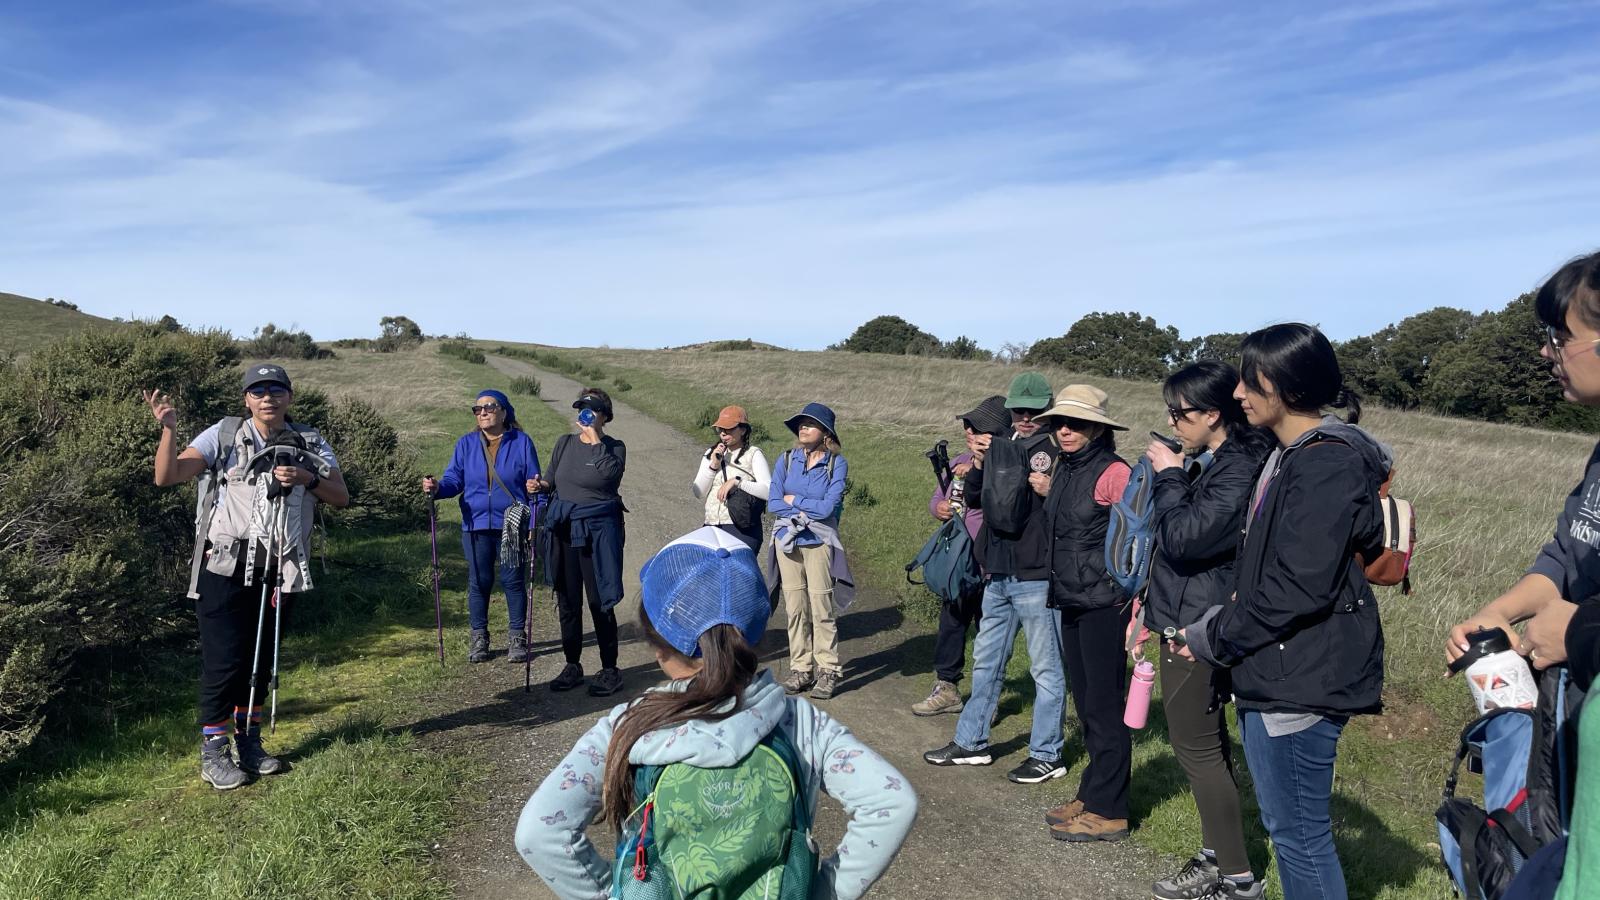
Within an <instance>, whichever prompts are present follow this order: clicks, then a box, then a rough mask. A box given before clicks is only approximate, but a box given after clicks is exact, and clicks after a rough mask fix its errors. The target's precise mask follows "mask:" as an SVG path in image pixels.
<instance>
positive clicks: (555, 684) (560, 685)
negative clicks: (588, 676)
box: [550, 663, 583, 691]
mask: <svg viewBox="0 0 1600 900" xmlns="http://www.w3.org/2000/svg"><path fill="white" fill-rule="evenodd" d="M582 686H583V666H580V665H578V664H577V663H567V664H566V665H565V666H563V667H562V668H561V674H559V675H557V676H556V677H555V678H553V679H551V680H550V690H552V691H570V690H572V689H573V688H575V687H582Z"/></svg>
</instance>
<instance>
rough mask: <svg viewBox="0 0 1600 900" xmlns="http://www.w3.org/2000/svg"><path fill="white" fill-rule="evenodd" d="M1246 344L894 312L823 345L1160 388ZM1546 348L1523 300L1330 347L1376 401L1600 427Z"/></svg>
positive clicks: (1231, 337)
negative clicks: (980, 343)
mask: <svg viewBox="0 0 1600 900" xmlns="http://www.w3.org/2000/svg"><path fill="white" fill-rule="evenodd" d="M1244 337H1245V333H1244V332H1217V333H1214V334H1208V335H1203V336H1200V337H1193V338H1185V337H1183V336H1182V335H1180V334H1179V333H1178V329H1176V328H1174V327H1172V326H1170V325H1166V326H1163V325H1161V324H1159V323H1157V322H1156V320H1155V319H1153V318H1151V317H1150V316H1144V315H1140V314H1138V313H1132V312H1094V313H1089V314H1088V315H1086V316H1084V317H1083V318H1081V319H1079V320H1078V321H1077V322H1074V323H1073V325H1072V327H1071V328H1069V329H1067V332H1066V333H1065V334H1063V335H1060V336H1059V337H1049V338H1043V339H1041V340H1038V341H1035V342H1033V343H1032V344H1030V345H1027V346H1026V347H1023V346H1021V345H1015V344H1008V345H1006V346H1005V347H1003V348H1001V351H1000V352H999V353H995V352H992V351H988V350H984V349H982V348H979V347H977V345H976V343H974V342H972V341H971V340H970V339H969V338H965V337H961V338H957V339H956V340H955V341H950V342H948V343H947V342H942V341H940V340H939V339H938V338H937V337H935V336H934V335H932V334H929V333H928V332H925V331H923V330H922V329H920V328H918V327H917V326H916V325H913V324H912V323H910V322H907V321H906V320H904V319H901V318H900V317H898V316H878V317H877V318H874V319H871V320H869V321H867V322H866V323H864V324H862V325H861V326H860V327H859V328H857V329H856V330H855V332H853V333H852V334H851V335H850V336H849V337H848V338H846V339H845V340H843V341H841V342H839V343H837V344H835V345H833V346H831V347H829V348H828V349H830V350H847V351H854V352H858V353H892V354H901V355H904V354H910V355H919V356H943V357H951V358H955V359H992V358H999V359H1002V360H1004V361H1006V362H1019V363H1022V364H1024V365H1033V366H1045V365H1048V366H1059V367H1061V368H1064V369H1069V370H1071V371H1074V372H1082V373H1084V374H1086V375H1094V376H1100V377H1104V378H1124V379H1132V380H1136V381H1159V380H1161V379H1163V378H1165V377H1166V376H1167V375H1169V374H1171V373H1172V372H1173V371H1175V370H1177V369H1179V368H1181V367H1183V366H1185V365H1188V364H1189V363H1191V362H1195V361H1197V360H1201V359H1220V360H1225V361H1233V362H1236V361H1237V360H1238V357H1239V345H1240V342H1241V341H1243V340H1244ZM1543 341H1544V337H1543V332H1542V330H1541V327H1540V325H1539V321H1538V318H1537V317H1536V316H1535V315H1534V311H1533V295H1532V294H1531V293H1530V294H1523V295H1522V296H1520V297H1517V298H1516V299H1515V300H1512V301H1511V302H1510V303H1508V304H1506V306H1505V307H1504V308H1503V309H1499V310H1491V311H1489V312H1484V313H1472V312H1468V311H1467V310H1464V309H1455V308H1453V307H1448V306H1440V307H1435V308H1433V309H1430V310H1427V311H1426V312H1420V313H1417V314H1416V315H1413V316H1408V317H1406V318H1405V319H1402V320H1400V321H1399V322H1397V323H1395V324H1393V325H1388V326H1385V327H1384V328H1382V329H1379V330H1378V331H1376V332H1373V333H1372V334H1369V335H1363V336H1361V337H1356V338H1352V339H1350V340H1347V341H1343V342H1339V343H1336V344H1335V349H1336V350H1337V351H1338V354H1339V363H1340V366H1341V367H1342V368H1343V369H1344V373H1345V380H1346V382H1347V383H1348V384H1349V386H1350V387H1351V388H1352V389H1353V390H1355V391H1357V392H1358V393H1360V394H1361V396H1362V397H1363V398H1365V399H1367V400H1368V401H1371V402H1375V403H1378V404H1381V405H1384V406H1388V407H1392V408H1395V409H1406V410H1421V411H1424V412H1432V413H1438V414H1441V415H1449V416H1457V417H1462V418H1475V419H1482V420H1484V421H1490V422H1506V423H1510V424H1514V425H1528V426H1537V427H1543V428H1554V429H1560V430H1565V431H1587V432H1600V410H1593V409H1589V408H1587V407H1580V406H1577V405H1575V404H1571V403H1563V402H1562V401H1561V388H1560V386H1559V385H1558V384H1557V383H1556V382H1555V379H1554V378H1552V377H1551V375H1550V365H1549V363H1547V362H1545V361H1544V360H1542V359H1540V358H1539V348H1540V346H1541V345H1542V344H1543ZM957 345H959V346H957Z"/></svg>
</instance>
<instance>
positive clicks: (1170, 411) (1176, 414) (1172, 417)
mask: <svg viewBox="0 0 1600 900" xmlns="http://www.w3.org/2000/svg"><path fill="white" fill-rule="evenodd" d="M1197 412H1205V410H1203V409H1198V408H1196V407H1193V406H1169V407H1167V421H1168V422H1171V423H1172V424H1174V425H1176V424H1178V420H1179V419H1186V418H1188V417H1189V413H1197Z"/></svg>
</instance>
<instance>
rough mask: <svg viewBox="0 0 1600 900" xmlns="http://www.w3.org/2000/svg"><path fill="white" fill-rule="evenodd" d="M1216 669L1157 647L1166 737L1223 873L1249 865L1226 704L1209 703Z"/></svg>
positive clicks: (1234, 872)
mask: <svg viewBox="0 0 1600 900" xmlns="http://www.w3.org/2000/svg"><path fill="white" fill-rule="evenodd" d="M1216 675H1217V672H1216V670H1215V669H1213V668H1211V667H1210V666H1208V665H1206V664H1205V663H1197V662H1190V661H1189V660H1186V659H1184V658H1182V657H1180V656H1173V655H1172V654H1170V653H1167V652H1166V651H1165V650H1163V651H1162V653H1161V705H1162V707H1163V708H1164V709H1165V710H1166V712H1167V739H1168V740H1169V741H1171V742H1172V752H1173V754H1174V755H1175V756H1177V757H1178V764H1179V765H1180V766H1182V767H1183V773H1184V774H1185V775H1187V776H1189V789H1190V790H1192V791H1194V804H1195V806H1197V807H1199V809H1200V830H1201V839H1202V840H1203V841H1204V842H1205V847H1206V849H1207V850H1210V851H1212V852H1214V853H1216V854H1217V865H1218V866H1220V867H1221V868H1222V872H1223V874H1225V875H1238V874H1241V873H1243V872H1248V871H1250V857H1248V856H1246V855H1245V851H1244V820H1243V819H1242V818H1241V816H1240V812H1239V785H1238V784H1236V783H1235V782H1234V780H1233V749H1232V745H1231V744H1229V742H1228V717H1227V712H1226V707H1224V706H1223V705H1222V704H1220V703H1219V704H1216V705H1215V706H1214V707H1213V704H1212V696H1213V694H1214V693H1215V688H1214V687H1213V686H1212V684H1213V679H1214V678H1215V677H1216Z"/></svg>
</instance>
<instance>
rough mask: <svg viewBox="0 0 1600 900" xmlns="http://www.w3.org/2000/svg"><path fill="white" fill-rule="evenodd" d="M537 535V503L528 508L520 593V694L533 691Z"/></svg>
mask: <svg viewBox="0 0 1600 900" xmlns="http://www.w3.org/2000/svg"><path fill="white" fill-rule="evenodd" d="M538 533H539V506H538V504H537V503H532V504H529V506H528V534H529V538H528V578H527V590H524V591H523V592H522V630H523V641H522V642H523V644H524V645H525V646H524V648H523V651H524V654H525V655H524V656H523V657H522V692H523V693H524V694H526V693H528V691H530V690H532V689H533V585H534V581H533V573H534V570H535V569H536V568H537V566H536V565H535V561H536V554H537V553H538V552H539V542H538V541H537V540H534V537H533V536H535V535H537V534H538Z"/></svg>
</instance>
